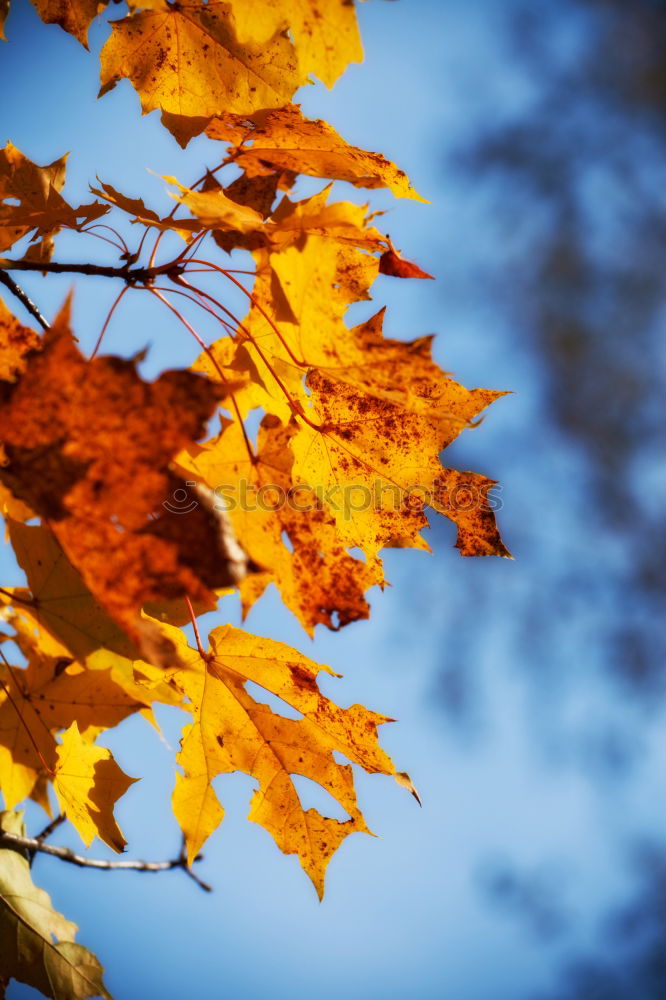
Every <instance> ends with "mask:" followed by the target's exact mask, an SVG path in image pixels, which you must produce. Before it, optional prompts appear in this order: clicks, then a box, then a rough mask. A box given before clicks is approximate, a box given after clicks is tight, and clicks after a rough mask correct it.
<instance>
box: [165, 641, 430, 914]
mask: <svg viewBox="0 0 666 1000" xmlns="http://www.w3.org/2000/svg"><path fill="white" fill-rule="evenodd" d="M174 641H179V642H180V643H181V647H180V659H181V661H182V662H183V663H184V664H185V669H181V670H179V671H177V672H176V674H175V680H176V682H177V683H179V684H181V685H182V687H183V691H184V692H185V693H186V695H187V696H188V698H189V699H190V701H191V711H192V715H193V723H192V725H190V726H187V727H186V728H185V730H184V732H183V740H182V749H181V751H180V754H179V756H178V763H179V764H180V766H181V767H182V768H183V772H184V773H183V774H182V775H180V776H179V777H178V779H177V783H176V789H175V791H174V797H173V806H174V812H175V814H176V817H177V819H178V821H179V823H180V824H181V827H182V829H183V832H184V834H185V837H186V840H187V847H188V854H189V858H190V861H192V860H193V859H194V857H196V855H197V853H198V851H199V848H200V847H201V845H202V844H203V842H204V840H205V839H206V838H207V837H208V836H210V834H211V833H212V832H213V830H214V829H215V828H216V826H217V825H218V824H219V822H220V821H221V819H222V817H223V815H224V813H223V810H222V808H221V806H220V805H219V802H217V799H216V797H215V795H214V793H213V792H212V790H211V787H210V783H211V781H212V780H213V779H214V778H215V777H216V776H217V775H220V774H228V773H231V772H235V771H240V772H241V773H244V774H248V775H250V776H251V777H253V778H255V779H256V780H257V781H258V783H259V787H258V789H257V791H256V792H255V793H254V795H253V798H252V802H251V807H250V814H249V819H250V820H251V821H252V822H254V823H258V824H260V825H261V826H263V827H264V828H265V829H266V830H268V832H269V833H270V834H271V835H272V837H273V838H274V840H275V842H276V844H277V845H278V847H279V848H280V850H281V851H282V852H283V853H285V854H296V855H298V858H299V860H300V862H301V865H302V867H303V869H304V870H305V871H306V872H307V874H308V875H309V876H310V878H311V880H312V882H313V884H314V886H315V888H316V890H317V893H318V894H319V896H320V897H321V896H322V895H323V891H324V876H325V872H326V866H327V864H328V862H329V860H330V858H331V856H332V855H333V853H334V852H335V851H336V849H337V848H338V847H339V845H340V844H341V843H342V841H343V840H344V839H345V837H347V836H348V835H349V834H350V833H354V832H357V831H358V832H365V833H368V832H369V830H368V828H367V826H366V824H365V820H364V819H363V816H362V814H361V812H360V810H359V808H358V804H357V801H356V793H355V790H354V779H353V773H352V768H351V767H350V766H349V765H345V764H338V763H337V762H336V760H335V757H334V752H336V751H337V752H339V753H341V754H343V756H344V757H346V758H347V760H348V761H350V762H351V763H352V764H357V765H359V766H360V767H362V768H363V769H364V770H365V771H367V772H368V773H371V774H374V773H378V774H386V775H393V776H394V777H395V776H396V772H395V769H394V767H393V764H392V762H391V760H390V758H389V757H388V756H387V755H386V754H385V753H384V751H383V750H382V749H381V748H380V746H379V743H378V740H377V727H378V726H379V725H381V724H383V723H385V722H388V721H390V720H388V719H387V718H385V717H384V716H382V715H377V714H376V713H375V712H370V711H368V710H367V709H365V708H363V707H361V706H360V705H352V707H351V708H348V709H342V708H338V707H337V706H336V705H335V704H333V702H331V701H329V700H328V699H327V698H325V697H324V696H323V695H322V694H321V692H320V690H319V688H318V685H317V675H318V674H319V673H326V674H329V675H331V676H335V675H334V674H333V672H332V671H331V670H330V668H328V667H321V666H317V665H316V664H314V663H313V662H312V661H311V660H308V659H307V658H306V657H304V656H302V655H301V654H300V653H297V652H296V651H295V650H293V649H290V648H289V647H288V646H285V645H283V644H282V643H278V642H272V641H270V640H268V639H260V638H257V637H256V636H251V635H248V634H247V633H246V632H241V631H239V630H238V629H234V628H231V627H230V626H223V627H222V628H217V629H215V630H214V632H213V633H212V634H211V636H210V643H211V652H210V654H208V655H207V656H206V657H204V658H202V657H201V655H200V654H199V653H198V652H196V651H195V650H188V649H187V648H186V647H185V646H184V640H183V638H182V637H180V638H178V637H174ZM248 682H252V683H253V684H257V685H259V687H261V688H263V689H264V690H266V691H269V692H271V693H272V694H273V695H276V696H277V697H278V698H280V699H282V701H284V702H286V704H287V705H290V706H291V707H292V708H293V709H296V711H297V712H299V713H300V715H301V718H299V719H291V718H285V717H284V716H282V715H278V714H276V712H274V711H272V710H271V709H270V708H269V707H268V706H267V705H263V704H261V703H260V702H258V701H256V700H255V698H253V697H252V695H250V694H249V693H248V691H247V690H246V684H247V683H248ZM297 775H301V776H303V777H305V778H309V779H311V780H312V781H315V782H316V783H317V784H318V785H320V786H321V787H322V788H323V789H324V790H325V791H327V792H328V793H329V794H330V795H332V796H333V798H334V799H335V800H336V801H337V802H338V803H339V805H340V806H341V807H342V808H343V809H344V810H345V812H346V813H347V815H348V816H349V819H347V820H346V821H342V822H340V821H338V820H334V819H330V818H328V817H326V816H322V815H321V814H320V813H319V812H318V811H317V810H316V809H307V810H306V809H304V808H303V806H302V804H301V801H300V798H299V795H298V791H297V788H296V785H295V783H294V777H295V776H297ZM399 783H401V784H403V785H407V787H409V788H410V790H413V789H412V787H411V783H409V782H408V779H406V780H405V778H404V776H401V778H400V779H399Z"/></svg>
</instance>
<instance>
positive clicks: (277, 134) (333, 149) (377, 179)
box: [206, 102, 424, 201]
mask: <svg viewBox="0 0 666 1000" xmlns="http://www.w3.org/2000/svg"><path fill="white" fill-rule="evenodd" d="M282 103H284V102H282ZM228 110H233V109H228ZM206 134H207V135H208V137H209V138H211V139H220V140H221V141H223V142H239V140H240V144H239V145H238V146H237V148H236V149H235V150H232V151H231V153H230V154H229V159H230V160H232V161H233V162H234V163H236V164H238V166H239V167H243V169H244V170H245V171H246V172H247V174H248V175H249V176H250V177H254V176H261V175H262V174H270V173H271V172H272V171H275V170H281V171H283V170H290V171H293V172H294V173H296V174H307V175H309V176H311V177H326V178H328V179H329V180H337V181H348V182H349V183H350V184H353V185H354V187H360V188H384V187H385V188H388V189H389V190H390V191H392V193H393V194H394V195H395V196H396V198H412V199H413V200H414V201H424V199H423V198H422V197H421V196H420V195H419V194H417V192H416V191H415V190H414V188H413V187H412V186H411V184H410V182H409V178H408V177H407V174H406V173H405V172H404V170H400V169H399V168H398V167H396V166H395V164H393V163H391V162H390V161H389V160H387V159H386V158H385V157H384V156H382V155H381V154H380V153H368V152H366V151H365V150H363V149H357V148H356V147H355V146H351V145H349V143H347V142H345V140H344V139H342V138H341V137H340V136H339V135H338V133H337V132H336V131H335V129H334V128H332V127H331V126H330V125H327V124H326V122H323V121H319V120H316V121H311V120H310V119H307V118H304V117H303V115H302V114H301V111H300V108H299V106H298V105H295V104H292V105H288V106H286V107H276V108H275V109H274V110H271V111H268V112H266V111H263V112H260V113H259V114H257V115H254V116H249V120H248V119H245V118H241V120H240V122H239V121H238V119H237V118H236V119H234V118H232V117H230V116H229V115H225V116H224V117H222V118H215V119H214V120H213V121H212V122H211V123H210V124H209V125H208V127H207V128H206ZM249 143H251V145H248V144H249Z"/></svg>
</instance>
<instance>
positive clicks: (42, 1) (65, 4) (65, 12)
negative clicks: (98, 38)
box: [32, 0, 108, 48]
mask: <svg viewBox="0 0 666 1000" xmlns="http://www.w3.org/2000/svg"><path fill="white" fill-rule="evenodd" d="M107 2H108V0H32V3H33V6H35V7H36V8H37V13H38V14H39V16H40V17H41V19H42V21H43V22H44V24H59V25H60V27H61V28H62V29H63V31H66V32H68V33H69V34H70V35H74V37H75V38H77V39H78V40H79V41H80V42H81V45H83V46H85V48H88V28H89V27H90V25H91V23H92V22H93V20H94V19H95V18H96V17H97V15H98V13H99V12H100V10H102V9H103V8H104V7H105V6H106V3H107Z"/></svg>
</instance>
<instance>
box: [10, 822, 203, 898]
mask: <svg viewBox="0 0 666 1000" xmlns="http://www.w3.org/2000/svg"><path fill="white" fill-rule="evenodd" d="M3 845H4V846H7V847H20V848H23V849H24V850H26V851H29V852H36V853H39V854H49V855H50V856H51V857H53V858H59V859H60V861H66V862H67V863H68V864H70V865H77V867H79V868H96V869H98V870H99V871H135V872H165V871H171V870H172V869H173V868H182V869H183V871H184V872H185V873H186V874H187V875H189V877H190V878H191V879H193V881H195V882H196V883H197V885H198V886H200V887H201V888H202V889H204V890H205V892H212V891H213V890H212V886H210V885H208V884H207V883H206V882H203V881H202V880H201V879H200V878H199V876H198V875H195V874H194V872H193V871H191V870H190V869H189V868H188V866H187V854H186V852H185V850H183V851H181V853H180V856H179V857H178V858H174V859H173V860H172V861H106V860H102V859H101V858H84V857H82V856H81V855H80V854H75V853H74V851H71V850H70V849H69V847H53V846H52V845H51V844H45V843H44V842H43V841H41V840H39V839H38V838H37V837H21V836H19V835H18V834H16V833H7V832H5V831H4V830H2V831H0V847H2V846H3ZM196 860H199V859H198V858H195V861H196Z"/></svg>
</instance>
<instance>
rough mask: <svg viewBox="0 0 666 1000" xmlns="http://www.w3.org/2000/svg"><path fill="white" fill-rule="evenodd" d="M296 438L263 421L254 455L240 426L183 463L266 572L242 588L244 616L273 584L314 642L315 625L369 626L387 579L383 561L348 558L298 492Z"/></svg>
mask: <svg viewBox="0 0 666 1000" xmlns="http://www.w3.org/2000/svg"><path fill="white" fill-rule="evenodd" d="M296 430H297V428H296V427H295V425H294V424H291V425H289V426H286V427H283V426H282V425H281V424H280V422H279V421H278V420H277V419H276V418H275V417H271V416H266V417H264V419H263V421H262V423H261V427H260V429H259V438H258V442H257V447H256V453H255V452H254V451H252V450H250V448H251V446H250V444H249V442H248V441H247V440H246V439H245V437H244V435H243V433H242V430H241V427H240V425H239V423H238V422H233V423H230V424H228V425H227V426H226V427H225V429H224V432H223V433H222V434H221V435H220V436H219V437H218V438H216V439H214V440H213V441H210V442H208V443H207V444H205V445H203V446H201V447H200V448H197V449H195V450H193V451H192V452H191V453H190V454H189V455H188V459H189V460H188V461H187V462H185V461H184V459H183V456H181V459H180V462H181V464H182V465H183V467H184V468H185V469H186V471H187V472H188V473H189V474H191V475H193V476H196V477H198V478H201V479H202V480H203V482H205V483H206V484H207V485H208V486H209V487H210V488H211V489H213V490H214V491H215V493H216V495H217V496H218V500H219V502H220V504H222V505H225V504H226V505H227V510H228V513H229V517H230V518H231V521H232V523H233V526H234V532H235V534H236V537H237V538H238V539H239V541H240V542H241V544H242V545H243V548H244V549H245V551H246V552H247V553H248V555H249V556H250V558H251V559H252V560H253V562H254V563H256V564H257V566H258V567H259V568H260V569H262V570H264V572H262V573H253V574H252V575H250V576H248V577H246V579H245V580H243V581H241V583H240V585H239V589H240V594H241V600H242V604H243V612H244V615H245V614H246V613H247V611H248V610H249V609H250V607H251V606H252V605H253V604H254V602H255V601H256V600H257V599H258V598H259V597H260V596H261V594H262V592H263V591H264V589H265V588H266V586H268V584H269V583H271V582H273V583H275V585H276V586H277V588H278V590H279V591H280V594H281V597H282V600H283V601H284V603H285V605H286V606H287V607H288V608H289V610H290V611H292V612H293V613H294V614H295V615H296V617H297V618H298V620H299V621H300V622H301V624H302V625H303V628H304V629H305V630H306V632H307V633H308V635H313V634H314V626H315V625H326V626H327V627H328V628H331V629H337V628H340V627H342V626H343V625H347V624H348V623H349V622H353V621H358V620H360V619H363V618H367V617H368V616H369V613H370V609H369V606H368V603H367V601H366V600H365V597H364V596H363V595H364V592H365V591H366V590H368V588H370V587H372V586H374V585H379V586H382V585H383V583H384V576H383V573H382V567H381V562H380V561H379V560H378V559H374V560H370V561H368V562H362V561H361V560H359V559H354V558H353V557H352V556H351V555H349V553H348V552H347V550H346V549H345V546H344V544H341V542H340V541H339V539H338V534H337V531H336V526H335V520H334V518H333V517H332V515H331V514H330V512H329V511H328V510H327V509H325V506H324V504H323V502H322V501H321V499H320V498H318V497H317V495H316V493H315V492H313V491H312V490H311V489H310V488H309V487H308V486H305V485H302V486H298V485H297V486H296V487H294V486H293V484H292V474H291V467H292V464H293V455H292V453H291V451H290V449H289V442H290V439H291V438H292V436H293V435H294V433H296ZM285 539H286V540H287V542H285Z"/></svg>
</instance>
